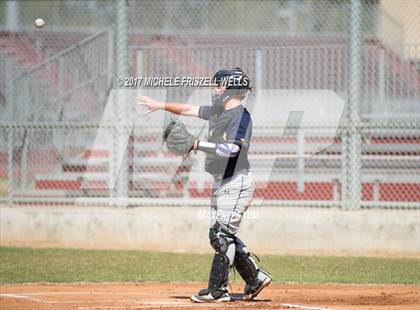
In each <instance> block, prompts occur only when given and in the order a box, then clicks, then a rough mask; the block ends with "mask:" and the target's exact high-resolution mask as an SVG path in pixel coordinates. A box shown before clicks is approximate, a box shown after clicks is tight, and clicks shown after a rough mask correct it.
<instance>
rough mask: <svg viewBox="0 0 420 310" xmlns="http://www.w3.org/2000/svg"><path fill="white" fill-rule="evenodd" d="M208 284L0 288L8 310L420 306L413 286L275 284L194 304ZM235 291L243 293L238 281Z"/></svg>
mask: <svg viewBox="0 0 420 310" xmlns="http://www.w3.org/2000/svg"><path fill="white" fill-rule="evenodd" d="M204 286H205V284H204V283H126V284H125V283H117V284H116V283H107V284H27V285H2V286H0V308H1V309H2V310H6V309H78V310H93V309H98V310H101V309H203V308H224V307H226V308H229V309H274V308H277V309H312V310H325V309H328V310H332V309H336V310H338V309H349V310H356V309H357V310H362V309H363V310H367V309H372V310H385V309H386V310H389V309H399V310H408V309H410V310H411V309H413V310H414V309H416V310H418V309H420V286H414V285H336V284H331V285H291V284H287V285H270V287H268V288H267V289H265V290H264V291H263V292H262V293H261V295H260V296H259V300H258V301H252V302H245V301H241V300H240V298H241V294H239V293H235V294H233V297H234V299H235V300H234V301H232V302H230V303H223V304H193V303H191V302H190V300H189V297H190V295H191V294H193V293H195V292H197V291H198V290H199V289H200V288H202V287H204ZM232 289H233V291H234V292H241V291H242V287H241V286H240V285H238V284H234V285H233V286H232Z"/></svg>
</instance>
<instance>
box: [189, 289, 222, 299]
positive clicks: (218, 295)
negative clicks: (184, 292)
mask: <svg viewBox="0 0 420 310" xmlns="http://www.w3.org/2000/svg"><path fill="white" fill-rule="evenodd" d="M191 300H192V301H194V302H227V301H230V295H229V293H228V292H227V290H223V289H219V290H217V291H213V292H212V291H210V290H209V289H203V290H201V291H200V292H198V294H195V295H192V296H191Z"/></svg>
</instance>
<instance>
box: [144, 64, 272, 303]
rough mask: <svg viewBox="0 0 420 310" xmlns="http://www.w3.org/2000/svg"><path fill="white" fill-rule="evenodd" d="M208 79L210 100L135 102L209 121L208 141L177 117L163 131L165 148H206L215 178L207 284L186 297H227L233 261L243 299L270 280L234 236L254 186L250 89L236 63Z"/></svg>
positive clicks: (209, 168) (179, 150)
mask: <svg viewBox="0 0 420 310" xmlns="http://www.w3.org/2000/svg"><path fill="white" fill-rule="evenodd" d="M213 80H214V81H215V82H216V86H215V87H213V88H212V104H211V105H204V106H200V107H198V106H193V105H190V104H180V103H165V102H159V101H155V100H153V99H151V98H148V97H145V96H140V97H138V104H140V105H143V106H145V107H147V108H148V111H147V112H146V113H145V114H148V113H151V112H153V111H156V110H166V111H169V112H172V113H174V114H181V115H186V116H195V117H199V118H201V119H203V120H206V121H208V122H209V134H208V137H209V138H208V141H199V140H197V139H195V138H194V136H193V135H191V134H190V133H188V131H187V130H186V129H185V126H184V125H183V124H182V123H181V122H177V121H173V122H171V123H170V124H169V125H168V126H167V128H165V131H164V139H165V141H166V144H167V147H168V150H169V151H171V152H173V153H175V154H178V155H185V154H188V152H190V151H191V150H197V151H202V152H205V153H206V161H205V169H206V171H207V172H209V173H210V174H212V175H213V177H214V184H213V191H212V197H211V210H212V215H213V216H212V223H211V227H210V231H209V239H210V245H211V246H212V247H213V249H214V251H215V254H214V256H213V262H212V266H211V270H210V277H209V282H208V287H207V288H205V289H202V290H201V291H200V292H198V293H197V294H195V295H193V296H191V300H192V301H194V302H222V301H230V295H229V292H228V290H227V285H228V278H229V268H230V267H232V266H234V267H235V268H236V270H237V271H238V273H239V274H240V275H241V277H242V278H243V280H244V281H245V283H246V284H245V288H244V299H245V300H251V299H254V298H256V297H257V295H258V294H259V293H260V292H261V290H262V289H263V288H264V287H266V286H267V285H269V284H270V282H271V277H270V275H268V274H267V272H265V271H264V270H262V269H261V268H259V267H258V266H257V264H256V262H255V261H254V259H253V258H252V257H251V254H250V252H249V251H248V249H247V247H246V245H245V244H244V243H243V242H242V241H241V240H240V239H239V238H238V237H237V236H236V233H237V232H238V229H239V226H240V223H241V221H242V217H243V214H244V212H245V211H246V210H247V208H248V206H249V205H250V203H251V200H252V196H253V194H254V191H255V184H254V180H253V176H252V173H251V171H250V164H249V161H248V149H249V146H250V142H251V137H252V119H251V115H250V113H249V112H248V111H247V109H246V108H245V107H244V106H242V104H241V101H242V100H243V99H244V98H245V97H246V94H247V92H248V91H249V90H250V89H251V88H250V83H249V79H248V77H247V76H246V74H245V73H244V72H243V71H242V70H241V69H240V68H229V69H223V70H220V71H218V72H217V73H216V74H215V75H214V77H213Z"/></svg>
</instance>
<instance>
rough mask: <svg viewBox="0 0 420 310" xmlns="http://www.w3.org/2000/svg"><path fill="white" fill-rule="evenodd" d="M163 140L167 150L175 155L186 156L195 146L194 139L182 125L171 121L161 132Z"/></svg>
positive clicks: (176, 121) (179, 122)
mask: <svg viewBox="0 0 420 310" xmlns="http://www.w3.org/2000/svg"><path fill="white" fill-rule="evenodd" d="M163 140H164V141H165V142H166V146H167V148H168V150H169V151H170V152H172V153H174V154H176V155H182V156H185V155H187V154H188V153H189V152H190V151H191V150H192V149H193V148H194V145H195V141H196V139H195V137H194V136H193V135H192V134H191V133H190V132H188V130H187V128H186V127H185V125H184V123H182V122H181V121H179V120H172V121H171V122H170V123H169V124H168V125H167V126H166V128H165V129H164V131H163Z"/></svg>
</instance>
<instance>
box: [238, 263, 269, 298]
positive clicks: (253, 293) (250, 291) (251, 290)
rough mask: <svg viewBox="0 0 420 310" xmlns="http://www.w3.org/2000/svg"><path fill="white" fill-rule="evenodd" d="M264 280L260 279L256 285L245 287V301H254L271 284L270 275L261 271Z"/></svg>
mask: <svg viewBox="0 0 420 310" xmlns="http://www.w3.org/2000/svg"><path fill="white" fill-rule="evenodd" d="M259 272H260V274H261V278H262V279H258V281H257V283H256V284H255V285H249V284H246V285H245V289H244V300H253V299H255V298H256V297H257V295H258V294H259V293H260V292H261V291H262V290H263V288H264V287H267V286H268V285H269V284H270V283H271V280H272V279H271V277H270V275H269V274H268V273H266V272H265V271H263V270H260V271H259Z"/></svg>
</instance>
